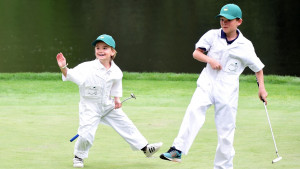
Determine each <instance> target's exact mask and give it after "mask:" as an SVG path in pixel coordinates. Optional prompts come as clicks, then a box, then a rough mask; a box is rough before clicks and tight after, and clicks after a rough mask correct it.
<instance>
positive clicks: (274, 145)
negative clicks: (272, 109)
mask: <svg viewBox="0 0 300 169" xmlns="http://www.w3.org/2000/svg"><path fill="white" fill-rule="evenodd" d="M264 106H265V110H266V114H267V118H268V122H269V126H270V129H271V134H272V138H273V142H274V146H275V150H276V154H277V156H278V157H279V155H278V149H277V145H276V141H275V137H274V134H273V129H272V125H271V121H270V117H269V113H268V109H267V106H266V103H265V102H264Z"/></svg>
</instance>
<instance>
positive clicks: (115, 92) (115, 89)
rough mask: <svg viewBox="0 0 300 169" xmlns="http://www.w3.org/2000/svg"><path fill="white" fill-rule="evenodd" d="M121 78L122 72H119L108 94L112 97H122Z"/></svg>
mask: <svg viewBox="0 0 300 169" xmlns="http://www.w3.org/2000/svg"><path fill="white" fill-rule="evenodd" d="M122 78H123V73H122V72H121V73H120V76H119V78H118V79H116V80H115V81H114V83H113V85H112V88H111V91H110V95H111V96H113V97H122V93H123V89H122Z"/></svg>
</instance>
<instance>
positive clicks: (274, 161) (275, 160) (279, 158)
mask: <svg viewBox="0 0 300 169" xmlns="http://www.w3.org/2000/svg"><path fill="white" fill-rule="evenodd" d="M256 82H257V86H259V83H258V81H257V79H256ZM261 100H262V101H263V103H264V106H265V111H266V114H267V118H268V122H269V126H270V129H271V134H272V138H273V142H274V146H275V151H276V155H277V158H275V159H274V160H273V161H272V164H274V163H276V162H278V161H280V160H281V159H282V157H281V156H279V154H278V149H277V145H276V141H275V137H274V134H273V129H272V125H271V121H270V117H269V113H268V109H267V105H266V102H265V100H264V99H262V98H261Z"/></svg>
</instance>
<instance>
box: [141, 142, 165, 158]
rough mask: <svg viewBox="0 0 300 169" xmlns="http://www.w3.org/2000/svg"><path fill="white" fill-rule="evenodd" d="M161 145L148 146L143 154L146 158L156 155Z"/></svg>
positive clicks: (160, 143)
mask: <svg viewBox="0 0 300 169" xmlns="http://www.w3.org/2000/svg"><path fill="white" fill-rule="evenodd" d="M162 145H163V143H162V142H159V143H153V144H148V145H147V148H146V152H144V154H145V155H146V157H151V156H152V155H153V154H154V153H156V152H157V151H158V150H159V149H160V147H161V146H162Z"/></svg>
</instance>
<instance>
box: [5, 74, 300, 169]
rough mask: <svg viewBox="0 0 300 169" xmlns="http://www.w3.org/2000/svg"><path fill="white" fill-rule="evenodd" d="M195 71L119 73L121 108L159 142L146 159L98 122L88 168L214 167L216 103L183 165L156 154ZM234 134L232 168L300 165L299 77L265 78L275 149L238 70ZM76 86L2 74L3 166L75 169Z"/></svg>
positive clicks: (252, 89) (52, 77)
mask: <svg viewBox="0 0 300 169" xmlns="http://www.w3.org/2000/svg"><path fill="white" fill-rule="evenodd" d="M197 78H198V75H197V74H173V73H165V74H163V73H127V72H125V73H124V80H123V98H122V99H125V98H127V97H129V95H130V93H134V94H135V95H136V97H137V99H136V100H133V99H132V100H129V101H127V102H126V103H124V105H123V110H124V111H125V112H126V114H127V115H128V116H129V118H130V119H131V120H132V121H133V122H134V124H135V125H136V126H137V128H138V129H139V130H140V131H141V133H142V134H143V135H144V136H145V137H146V138H147V139H148V141H149V142H150V143H153V142H159V141H162V142H163V143H164V145H163V146H162V148H161V150H159V152H158V153H157V154H155V156H156V157H157V158H145V156H144V154H143V153H142V152H140V151H132V150H131V148H130V147H129V145H128V144H127V143H126V142H125V141H124V140H123V139H122V138H121V137H120V136H119V135H118V134H117V133H116V132H115V131H114V130H113V129H112V128H110V127H108V126H104V125H100V126H99V128H98V130H97V134H96V138H95V142H94V145H93V147H92V148H91V150H90V154H89V158H88V159H86V160H85V168H90V169H92V168H95V169H120V168H121V169H152V168H153V169H155V168H157V169H168V168H170V169H194V168H201V169H209V168H213V161H214V155H215V149H216V144H217V134H216V129H215V123H214V109H213V107H211V108H210V109H209V111H208V112H207V116H206V122H205V124H204V126H203V128H202V129H201V130H200V132H199V134H198V136H197V138H196V139H195V141H194V143H193V145H192V148H191V150H190V152H189V154H188V155H187V156H183V157H182V163H173V162H168V161H164V160H161V159H159V158H158V156H159V155H160V154H161V153H164V152H165V151H167V150H168V149H169V147H170V146H171V145H172V142H173V140H174V138H175V137H176V135H177V133H178V130H179V127H180V124H181V121H182V118H183V116H184V113H185V110H186V108H187V106H188V104H189V102H190V99H191V97H192V95H193V92H194V90H195V88H196V80H197ZM240 79H241V80H240V96H239V107H238V115H237V128H236V134H235V142H234V146H235V150H236V155H235V158H234V168H235V169H270V168H274V169H299V168H300V161H298V160H299V159H300V125H299V124H300V104H299V103H300V78H297V77H283V76H266V77H265V86H266V89H267V91H268V94H269V96H268V111H269V115H270V119H271V123H272V127H273V131H274V134H275V138H276V142H277V147H278V150H279V154H280V155H281V156H282V157H283V159H282V160H281V161H280V162H278V163H276V164H271V161H272V160H273V159H274V158H276V154H275V149H274V144H273V140H272V136H271V133H270V128H269V124H268V121H267V117H266V113H265V110H264V106H263V103H262V102H261V101H259V99H258V96H257V91H258V90H257V85H256V81H255V76H254V75H252V76H249V75H248V76H245V75H243V76H241V78H240ZM78 102H79V93H78V87H77V86H76V85H75V84H73V83H71V82H62V81H61V75H60V74H58V73H39V74H37V73H17V74H5V73H0V121H1V122H0V133H1V136H0V159H1V163H0V168H1V169H2V168H3V169H14V168H15V169H25V168H26V169H68V168H70V169H71V168H73V167H72V159H73V148H74V142H72V143H70V142H69V140H70V138H71V137H73V136H74V135H75V134H76V132H77V127H78Z"/></svg>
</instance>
